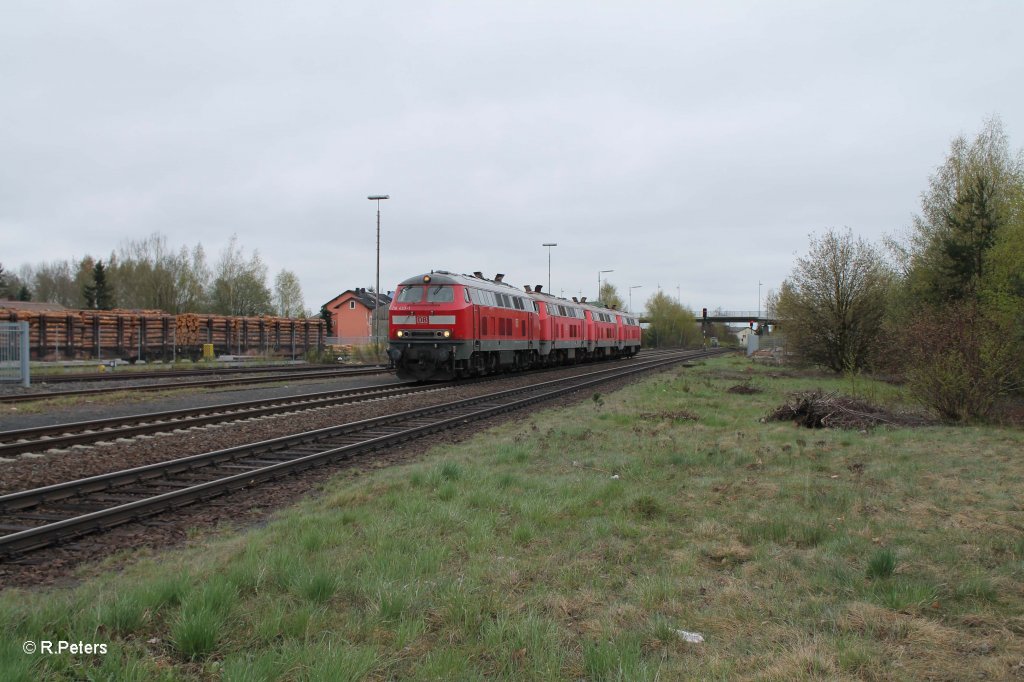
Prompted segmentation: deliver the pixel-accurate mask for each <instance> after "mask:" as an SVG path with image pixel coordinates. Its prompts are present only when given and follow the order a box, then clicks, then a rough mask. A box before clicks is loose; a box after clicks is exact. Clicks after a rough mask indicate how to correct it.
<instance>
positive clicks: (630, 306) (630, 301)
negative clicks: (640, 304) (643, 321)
mask: <svg viewBox="0 0 1024 682" xmlns="http://www.w3.org/2000/svg"><path fill="white" fill-rule="evenodd" d="M642 286H643V284H634V285H633V286H631V287H630V288H629V313H630V315H632V314H633V289H639V288H640V287H642Z"/></svg>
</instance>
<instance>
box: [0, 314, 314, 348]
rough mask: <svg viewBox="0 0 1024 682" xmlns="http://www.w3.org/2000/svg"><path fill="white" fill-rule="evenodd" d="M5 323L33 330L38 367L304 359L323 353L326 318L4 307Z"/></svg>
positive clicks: (1, 318)
mask: <svg viewBox="0 0 1024 682" xmlns="http://www.w3.org/2000/svg"><path fill="white" fill-rule="evenodd" d="M0 321H9V322H22V321H25V322H28V325H29V347H30V350H31V358H32V359H33V360H70V359H94V360H113V359H122V360H127V361H129V362H135V361H137V360H140V359H141V360H146V361H151V360H157V359H159V360H164V361H171V360H173V359H175V358H180V357H189V358H192V359H198V358H199V357H201V356H202V351H203V346H204V345H205V344H212V345H213V351H214V353H215V354H217V355H259V356H267V357H301V356H302V355H303V354H305V353H306V352H308V351H314V350H319V349H322V348H323V344H324V341H325V340H326V329H325V324H324V321H323V320H321V319H320V318H312V319H305V318H289V317H271V316H266V315H262V316H253V317H237V316H226V315H210V314H198V313H184V314H180V315H170V314H168V313H165V312H164V311H162V310H68V309H66V308H62V307H60V306H54V305H49V304H39V303H31V302H28V303H26V302H21V301H0Z"/></svg>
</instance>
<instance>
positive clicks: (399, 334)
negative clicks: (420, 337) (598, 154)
mask: <svg viewBox="0 0 1024 682" xmlns="http://www.w3.org/2000/svg"><path fill="white" fill-rule="evenodd" d="M395 336H397V337H398V338H402V337H403V336H405V333H404V332H403V331H402V330H401V329H399V330H398V331H397V332H395Z"/></svg>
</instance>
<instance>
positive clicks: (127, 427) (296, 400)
mask: <svg viewBox="0 0 1024 682" xmlns="http://www.w3.org/2000/svg"><path fill="white" fill-rule="evenodd" d="M443 388H447V385H445V384H432V385H431V384H427V385H416V384H410V383H408V382H394V383H390V384H384V385H381V386H367V387H360V388H348V389H341V390H337V391H322V392H318V393H303V394H301V395H295V396H282V397H278V398H266V399H262V400H246V401H241V402H234V403H222V404H219V405H209V406H207V407H196V408H187V409H183V410H165V411H162V412H147V413H145V414H137V415H130V416H126V417H110V418H107V419H94V420H90V421H82V422H68V423H64V424H54V425H52V426H39V427H33V428H27V429H17V430H13V431H2V432H0V457H11V456H13V455H20V454H23V453H26V452H43V451H45V450H52V449H54V448H67V447H72V446H74V445H87V444H90V443H99V442H104V441H111V440H116V439H118V438H134V437H135V436H140V435H144V434H154V433H167V432H170V431H176V430H180V429H189V428H194V427H197V426H207V425H210V424H223V423H227V422H232V421H240V420H242V419H252V418H255V417H266V416H270V415H278V414H287V413H290V412H298V411H300V410H313V409H318V408H321V407H331V406H334V405H343V404H345V403H353V402H358V401H362V400H372V399H375V398H389V397H393V396H399V395H409V394H412V393H424V392H427V391H437V390H441V389H443Z"/></svg>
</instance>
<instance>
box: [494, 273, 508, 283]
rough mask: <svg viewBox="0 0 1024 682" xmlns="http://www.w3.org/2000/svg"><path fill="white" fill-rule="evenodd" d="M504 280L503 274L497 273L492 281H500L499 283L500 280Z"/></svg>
mask: <svg viewBox="0 0 1024 682" xmlns="http://www.w3.org/2000/svg"><path fill="white" fill-rule="evenodd" d="M504 278H505V275H504V273H501V272H499V273H498V274H497V275H495V276H494V281H495V282H500V281H501V280H503V279H504Z"/></svg>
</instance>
